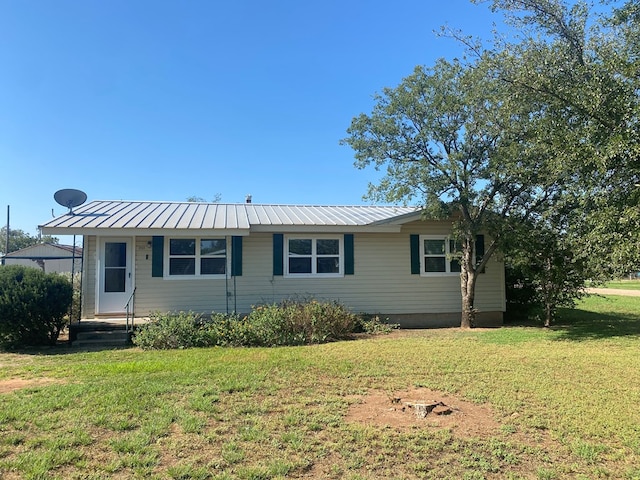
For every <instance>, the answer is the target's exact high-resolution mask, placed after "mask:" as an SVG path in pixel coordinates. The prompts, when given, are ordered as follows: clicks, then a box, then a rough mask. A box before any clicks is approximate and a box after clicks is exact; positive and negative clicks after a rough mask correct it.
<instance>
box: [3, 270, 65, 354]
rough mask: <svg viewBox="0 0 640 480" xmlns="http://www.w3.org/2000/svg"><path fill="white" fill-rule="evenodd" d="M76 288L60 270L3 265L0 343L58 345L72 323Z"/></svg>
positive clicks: (8, 344)
mask: <svg viewBox="0 0 640 480" xmlns="http://www.w3.org/2000/svg"><path fill="white" fill-rule="evenodd" d="M72 296H73V287H72V285H71V282H70V281H68V280H67V279H66V278H64V277H63V276H61V275H59V274H57V273H44V272H42V271H41V270H38V269H35V268H29V267H24V266H21V265H6V266H0V344H1V345H2V346H3V347H11V348H15V347H24V346H41V345H55V344H56V342H57V340H58V336H59V335H60V333H61V332H62V330H63V329H64V328H65V327H66V326H67V324H68V317H67V315H68V313H69V307H70V306H71V302H72Z"/></svg>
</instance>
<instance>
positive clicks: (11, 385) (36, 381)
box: [0, 378, 59, 394]
mask: <svg viewBox="0 0 640 480" xmlns="http://www.w3.org/2000/svg"><path fill="white" fill-rule="evenodd" d="M52 383H59V381H58V380H55V379H53V378H32V379H24V378H10V379H8V380H0V394H2V393H9V392H13V391H15V390H21V389H23V388H30V387H38V386H42V385H51V384H52Z"/></svg>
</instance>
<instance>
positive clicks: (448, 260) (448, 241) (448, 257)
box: [419, 235, 460, 277]
mask: <svg viewBox="0 0 640 480" xmlns="http://www.w3.org/2000/svg"><path fill="white" fill-rule="evenodd" d="M419 238H420V276H421V277H454V276H460V272H459V271H458V272H456V271H452V270H451V264H452V263H453V262H454V261H457V262H458V263H460V259H457V258H454V257H453V255H454V254H455V253H456V252H452V251H451V245H452V244H454V245H455V239H454V238H453V237H452V236H451V235H420V237H419ZM425 240H442V241H444V245H445V253H444V255H433V254H431V255H429V256H430V257H432V258H442V257H444V259H445V271H444V272H427V271H426V262H425V259H426V258H427V253H426V252H425V248H424V242H425Z"/></svg>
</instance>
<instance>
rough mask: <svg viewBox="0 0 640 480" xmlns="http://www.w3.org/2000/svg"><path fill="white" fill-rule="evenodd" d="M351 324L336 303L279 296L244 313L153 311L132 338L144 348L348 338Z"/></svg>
mask: <svg viewBox="0 0 640 480" xmlns="http://www.w3.org/2000/svg"><path fill="white" fill-rule="evenodd" d="M356 324H357V316H356V315H355V314H353V313H351V312H350V311H349V310H348V309H347V308H346V307H345V306H344V305H341V304H340V303H337V302H319V301H316V300H307V301H285V302H282V303H278V304H270V305H260V306H257V307H254V308H253V309H252V310H251V313H249V315H247V316H244V317H240V316H238V315H225V314H220V313H214V314H213V315H212V316H211V318H210V319H204V318H203V317H202V316H200V315H197V314H194V313H184V312H181V313H167V314H156V315H154V316H152V319H151V322H149V323H147V324H144V325H141V326H140V327H139V329H138V330H137V332H136V334H135V336H134V338H133V342H134V344H136V345H138V346H139V347H141V348H144V349H165V348H167V349H168V348H189V347H210V346H234V347H240V346H244V347H257V346H263V347H275V346H284V345H306V344H313V343H325V342H330V341H335V340H341V339H345V338H348V337H349V335H350V334H351V333H352V332H353V331H354V329H355V326H356Z"/></svg>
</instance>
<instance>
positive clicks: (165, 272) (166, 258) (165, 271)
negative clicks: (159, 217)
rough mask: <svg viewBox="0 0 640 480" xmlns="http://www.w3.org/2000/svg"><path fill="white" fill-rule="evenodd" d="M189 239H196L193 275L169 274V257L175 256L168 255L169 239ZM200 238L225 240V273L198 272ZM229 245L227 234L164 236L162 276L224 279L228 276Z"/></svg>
mask: <svg viewBox="0 0 640 480" xmlns="http://www.w3.org/2000/svg"><path fill="white" fill-rule="evenodd" d="M191 239H195V241H196V255H195V258H196V273H195V274H194V275H170V274H169V271H170V259H171V258H177V256H176V257H171V255H170V248H171V240H191ZM200 240H224V241H225V252H226V255H225V257H226V258H225V267H224V269H225V273H223V274H216V275H201V274H200V273H198V272H199V270H200V259H201V258H202V257H201V256H200ZM230 251H231V250H230V245H229V238H228V237H227V236H212V235H205V236H197V237H196V236H193V237H169V236H165V238H164V267H163V277H164V278H165V279H166V280H216V279H226V278H227V277H228V272H229V271H230V269H231V255H229V252H230Z"/></svg>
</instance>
